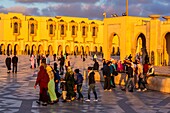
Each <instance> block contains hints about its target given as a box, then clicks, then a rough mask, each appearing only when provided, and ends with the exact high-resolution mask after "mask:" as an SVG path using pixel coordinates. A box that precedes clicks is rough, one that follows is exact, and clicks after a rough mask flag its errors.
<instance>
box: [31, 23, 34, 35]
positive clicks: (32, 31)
mask: <svg viewBox="0 0 170 113" xmlns="http://www.w3.org/2000/svg"><path fill="white" fill-rule="evenodd" d="M34 27H35V26H34V24H33V23H32V24H31V34H34Z"/></svg>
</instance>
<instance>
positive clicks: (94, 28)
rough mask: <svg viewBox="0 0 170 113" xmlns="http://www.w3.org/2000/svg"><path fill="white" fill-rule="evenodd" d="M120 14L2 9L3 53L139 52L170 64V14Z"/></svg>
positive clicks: (0, 36) (158, 62)
mask: <svg viewBox="0 0 170 113" xmlns="http://www.w3.org/2000/svg"><path fill="white" fill-rule="evenodd" d="M163 18H164V19H165V21H161V20H160V15H150V16H149V17H148V18H143V17H134V16H120V17H112V18H104V20H103V21H102V20H89V19H88V18H79V17H66V16H56V17H43V16H26V15H23V14H21V13H8V14H4V13H0V53H1V54H7V53H10V54H14V53H17V54H18V55H21V54H25V55H27V54H31V53H33V54H37V53H40V54H47V53H49V54H50V55H52V54H58V55H60V54H61V53H63V54H64V53H68V54H73V53H76V54H83V53H84V54H89V53H92V52H99V53H102V52H103V53H104V58H105V59H110V56H111V55H113V54H120V59H121V60H123V59H124V58H125V57H126V56H127V55H130V54H132V56H133V58H134V57H135V55H136V54H137V53H139V54H140V55H141V56H142V58H143V63H144V58H145V56H146V55H148V56H149V58H150V62H151V63H152V64H154V65H170V57H169V56H170V29H169V28H170V16H165V17H163Z"/></svg>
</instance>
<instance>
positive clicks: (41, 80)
mask: <svg viewBox="0 0 170 113" xmlns="http://www.w3.org/2000/svg"><path fill="white" fill-rule="evenodd" d="M45 69H46V64H45V63H44V62H42V63H41V66H40V70H39V72H38V76H37V79H36V83H35V86H34V88H35V89H36V86H37V85H39V86H40V97H39V100H38V101H36V102H37V103H38V104H41V103H42V105H43V106H46V105H47V102H48V95H47V91H48V82H49V77H48V74H47V72H46V70H45Z"/></svg>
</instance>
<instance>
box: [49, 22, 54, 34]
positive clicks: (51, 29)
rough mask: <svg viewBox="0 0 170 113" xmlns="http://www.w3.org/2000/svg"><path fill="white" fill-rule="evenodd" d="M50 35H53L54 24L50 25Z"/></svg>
mask: <svg viewBox="0 0 170 113" xmlns="http://www.w3.org/2000/svg"><path fill="white" fill-rule="evenodd" d="M50 34H53V24H50Z"/></svg>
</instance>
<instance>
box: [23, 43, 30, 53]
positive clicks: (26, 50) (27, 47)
mask: <svg viewBox="0 0 170 113" xmlns="http://www.w3.org/2000/svg"><path fill="white" fill-rule="evenodd" d="M24 53H25V55H30V46H29V45H28V44H26V45H25V50H24Z"/></svg>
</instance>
